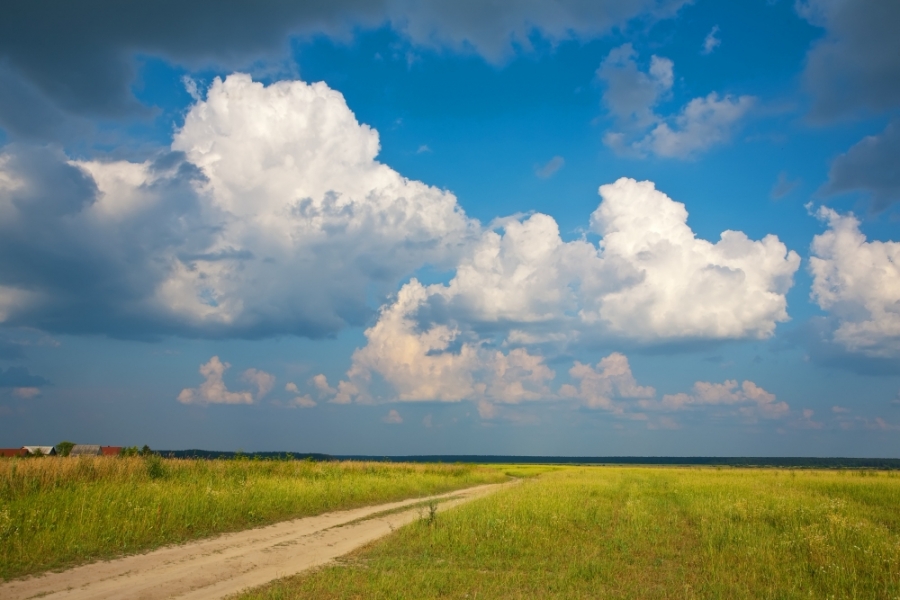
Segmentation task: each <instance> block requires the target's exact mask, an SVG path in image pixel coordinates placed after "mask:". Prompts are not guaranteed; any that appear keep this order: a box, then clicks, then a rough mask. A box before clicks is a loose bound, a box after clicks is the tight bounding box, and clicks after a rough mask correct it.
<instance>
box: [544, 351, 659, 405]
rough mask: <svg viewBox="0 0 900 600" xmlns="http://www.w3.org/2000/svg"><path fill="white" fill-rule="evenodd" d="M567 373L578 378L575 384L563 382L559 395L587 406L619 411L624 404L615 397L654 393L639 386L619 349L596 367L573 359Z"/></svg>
mask: <svg viewBox="0 0 900 600" xmlns="http://www.w3.org/2000/svg"><path fill="white" fill-rule="evenodd" d="M569 375H570V376H571V377H572V379H574V380H577V381H578V386H577V387H576V386H574V385H571V384H564V385H563V386H562V387H561V388H560V394H561V395H562V396H563V397H566V398H577V399H579V400H581V401H582V402H583V403H584V405H585V406H588V407H590V408H601V409H605V410H608V411H611V412H614V413H617V414H622V413H624V412H625V407H623V406H622V405H621V403H620V402H617V400H620V399H622V398H653V397H655V396H656V390H655V389H654V388H652V387H650V386H642V385H638V383H637V381H636V380H635V378H634V375H633V374H632V373H631V365H629V364H628V358H627V357H626V356H625V355H624V354H622V353H620V352H613V353H612V354H610V355H609V356H607V357H606V358H604V359H602V360H601V361H600V362H599V363H597V366H596V367H592V366H591V365H586V364H582V363H580V362H578V361H575V366H573V367H572V368H571V369H570V370H569Z"/></svg>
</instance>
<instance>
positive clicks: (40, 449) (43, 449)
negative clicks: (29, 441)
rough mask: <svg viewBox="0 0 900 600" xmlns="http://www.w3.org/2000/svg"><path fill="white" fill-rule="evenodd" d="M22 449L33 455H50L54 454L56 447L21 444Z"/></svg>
mask: <svg viewBox="0 0 900 600" xmlns="http://www.w3.org/2000/svg"><path fill="white" fill-rule="evenodd" d="M22 450H25V451H26V452H28V454H32V455H34V456H37V455H39V454H40V455H43V456H52V455H54V454H56V448H54V447H53V446H22Z"/></svg>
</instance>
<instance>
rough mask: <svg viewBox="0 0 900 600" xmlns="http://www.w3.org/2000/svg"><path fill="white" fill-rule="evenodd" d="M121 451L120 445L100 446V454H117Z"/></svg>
mask: <svg viewBox="0 0 900 600" xmlns="http://www.w3.org/2000/svg"><path fill="white" fill-rule="evenodd" d="M121 453H122V446H100V454H101V455H102V456H118V455H119V454H121Z"/></svg>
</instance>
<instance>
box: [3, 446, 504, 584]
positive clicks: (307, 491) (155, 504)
mask: <svg viewBox="0 0 900 600" xmlns="http://www.w3.org/2000/svg"><path fill="white" fill-rule="evenodd" d="M505 479H507V476H506V475H504V473H503V471H502V470H498V469H495V468H488V467H476V466H472V465H433V464H432V465H422V464H418V465H416V464H397V463H366V462H309V461H247V460H243V461H242V460H227V461H226V460H209V461H208V460H165V459H160V458H158V457H151V458H149V459H145V458H119V457H96V458H89V457H80V458H77V459H76V458H36V459H24V460H22V459H11V460H7V459H3V460H0V578H2V579H10V578H13V577H18V576H21V575H26V574H31V573H37V572H40V571H45V570H48V569H57V568H61V567H66V566H70V565H73V564H77V563H83V562H87V561H90V560H94V559H98V558H108V557H112V556H117V555H122V554H130V553H135V552H139V551H142V550H146V549H148V548H154V547H158V546H162V545H165V544H170V543H174V542H182V541H186V540H191V539H197V538H202V537H206V536H210V535H213V534H216V533H221V532H225V531H234V530H239V529H245V528H248V527H255V526H259V525H264V524H267V523H272V522H275V521H279V520H284V519H289V518H293V517H299V516H307V515H313V514H319V513H322V512H327V511H330V510H336V509H344V508H352V507H357V506H363V505H366V504H375V503H380V502H389V501H392V500H399V499H402V498H411V497H416V496H424V495H429V494H434V493H439V492H444V491H449V490H453V489H459V488H463V487H469V486H472V485H476V484H481V483H491V482H497V481H503V480H505Z"/></svg>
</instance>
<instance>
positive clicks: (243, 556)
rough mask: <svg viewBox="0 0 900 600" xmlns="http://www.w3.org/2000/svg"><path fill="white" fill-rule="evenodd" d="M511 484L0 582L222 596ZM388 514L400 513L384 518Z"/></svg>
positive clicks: (24, 590)
mask: <svg viewBox="0 0 900 600" xmlns="http://www.w3.org/2000/svg"><path fill="white" fill-rule="evenodd" d="M506 485H509V484H493V485H482V486H478V487H474V488H469V489H466V490H459V491H456V492H450V493H447V494H441V495H438V496H430V497H428V498H413V499H410V500H404V501H401V502H392V503H390V504H380V505H377V506H368V507H364V508H357V509H354V510H347V511H341V512H333V513H327V514H324V515H319V516H316V517H306V518H303V519H295V520H293V521H285V522H282V523H276V524H275V525H269V526H267V527H260V528H259V529H250V530H247V531H239V532H236V533H229V534H225V535H222V536H219V537H217V538H213V539H208V540H202V541H199V542H192V543H190V544H185V545H183V546H170V547H167V548H162V549H159V550H155V551H153V552H150V553H147V554H140V555H137V556H129V557H126V558H120V559H117V560H112V561H106V562H99V563H93V564H89V565H84V566H81V567H76V568H74V569H70V570H68V571H63V572H61V573H48V574H45V575H41V576H38V577H30V578H27V579H19V580H15V581H10V582H7V583H4V584H2V585H0V598H3V600H25V599H26V598H37V597H40V598H41V599H42V600H49V599H56V598H66V599H67V600H76V599H77V600H82V599H87V598H91V599H93V598H110V599H113V598H115V599H119V598H129V599H140V600H156V599H161V598H180V599H191V600H201V599H202V600H208V599H213V598H222V597H224V596H228V595H230V594H234V593H237V592H240V591H241V590H244V589H247V588H251V587H255V586H258V585H262V584H264V583H267V582H269V581H272V580H273V579H277V578H279V577H285V576H288V575H293V574H295V573H299V572H301V571H304V570H306V569H309V568H311V567H315V566H318V565H321V564H324V563H326V562H328V561H330V560H332V559H334V558H336V557H338V556H341V555H342V554H346V553H347V552H350V551H351V550H354V549H355V548H358V547H360V546H362V545H364V544H366V543H368V542H371V541H373V540H376V539H378V538H379V537H381V536H384V535H386V534H388V533H390V532H391V531H393V530H394V529H396V528H397V527H401V526H403V525H405V524H407V523H409V522H411V521H413V520H415V519H416V518H418V517H419V515H420V513H421V511H422V508H421V506H419V507H414V505H419V504H420V503H421V502H423V501H428V500H440V501H441V502H440V504H439V505H438V506H439V509H440V510H445V509H447V508H449V507H451V506H455V505H457V504H461V503H463V502H466V501H469V500H472V499H474V498H478V497H480V496H484V495H486V494H489V493H491V492H493V491H495V490H497V489H498V488H500V487H503V486H506ZM404 509H405V510H404ZM387 511H396V512H390V513H388V514H383V513H387Z"/></svg>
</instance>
